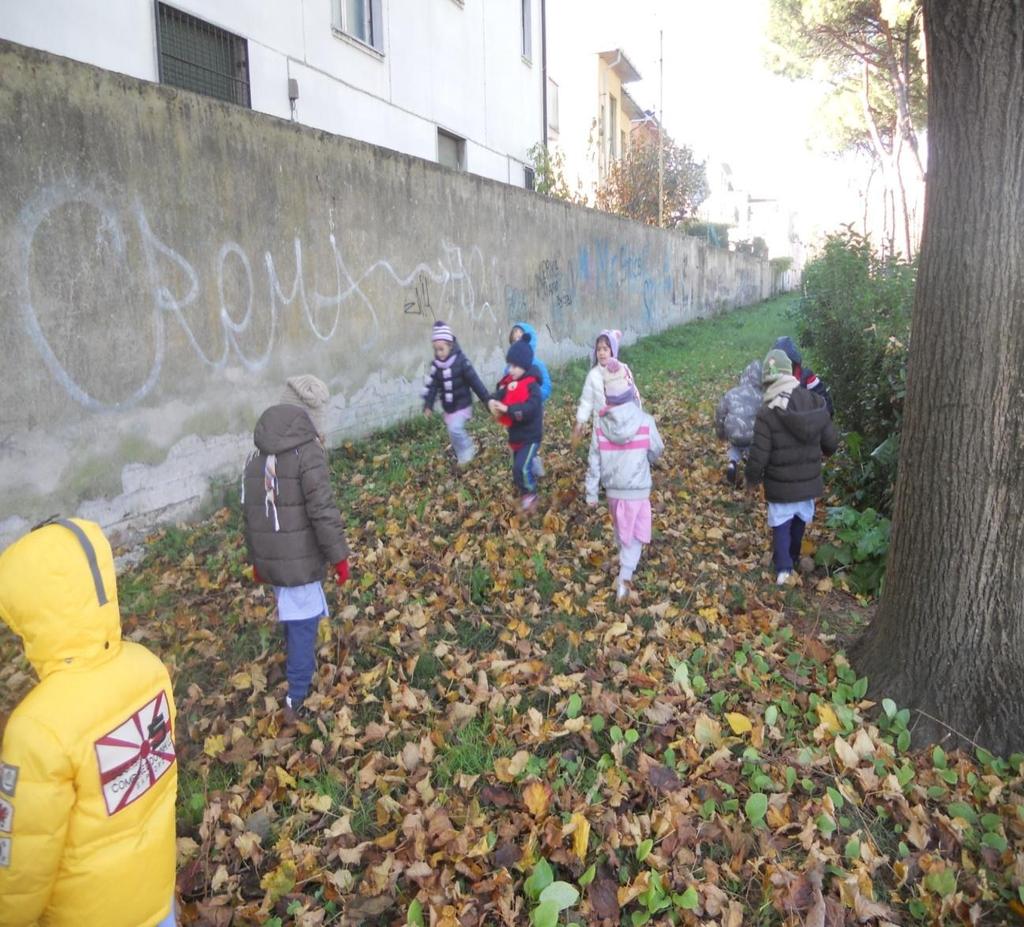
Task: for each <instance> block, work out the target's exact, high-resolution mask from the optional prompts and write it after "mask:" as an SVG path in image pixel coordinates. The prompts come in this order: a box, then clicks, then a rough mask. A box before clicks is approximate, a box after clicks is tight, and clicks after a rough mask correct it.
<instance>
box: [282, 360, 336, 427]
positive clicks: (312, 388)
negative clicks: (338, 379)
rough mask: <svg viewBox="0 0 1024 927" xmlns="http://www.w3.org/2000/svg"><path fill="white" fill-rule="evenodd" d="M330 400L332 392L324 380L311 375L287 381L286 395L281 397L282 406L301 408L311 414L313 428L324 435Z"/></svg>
mask: <svg viewBox="0 0 1024 927" xmlns="http://www.w3.org/2000/svg"><path fill="white" fill-rule="evenodd" d="M330 399H331V391H330V390H329V389H328V388H327V384H326V383H324V381H323V380H320V379H318V378H317V377H314V376H313V375H312V374H310V373H303V374H300V375H299V376H297V377H289V378H288V379H287V381H286V382H285V388H284V394H283V395H282V396H281V404H282V405H289V406H301V407H302V408H303V409H305V410H306V412H308V413H309V417H310V419H312V421H313V427H314V428H316V430H317V431H318V432H321V433H322V432H323V430H324V420H325V418H326V416H327V404H328V403H329V402H330Z"/></svg>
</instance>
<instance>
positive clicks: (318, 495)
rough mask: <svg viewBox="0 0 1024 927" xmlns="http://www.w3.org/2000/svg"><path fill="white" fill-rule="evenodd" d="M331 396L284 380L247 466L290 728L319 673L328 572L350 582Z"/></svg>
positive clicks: (312, 384) (246, 505)
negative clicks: (332, 455) (330, 453)
mask: <svg viewBox="0 0 1024 927" xmlns="http://www.w3.org/2000/svg"><path fill="white" fill-rule="evenodd" d="M329 399H330V394H329V393H328V391H327V386H326V385H325V384H324V383H323V382H322V381H321V380H318V379H317V378H316V377H313V376H309V375H304V376H299V377H292V378H291V379H289V380H288V383H287V386H286V389H285V393H284V396H283V397H282V401H281V402H280V403H279V404H278V405H275V406H271V407H270V408H269V409H267V410H266V411H265V412H264V413H263V414H262V415H261V416H260V419H259V421H258V422H257V423H256V430H255V432H254V433H253V441H254V442H255V444H256V450H255V451H253V453H252V454H251V455H250V457H249V459H248V461H246V464H245V475H244V477H243V482H242V514H243V515H244V517H245V541H246V545H247V546H248V548H249V557H250V559H251V560H252V565H253V577H254V578H255V579H256V580H257V582H268V583H270V584H272V585H273V587H274V595H275V597H276V599H277V617H278V620H279V621H280V622H281V627H282V629H283V631H284V638H285V652H286V668H287V676H288V695H287V696H286V698H285V710H284V720H285V722H286V723H287V724H293V723H294V722H295V721H296V720H297V717H298V713H299V711H300V709H301V707H302V703H303V701H304V700H305V698H306V695H307V694H308V693H309V688H310V684H311V683H312V680H313V671H314V670H315V668H316V638H317V628H318V627H319V624H320V619H321V618H326V617H327V599H326V597H325V596H324V588H323V583H322V581H323V578H324V573H325V571H326V569H327V567H329V566H330V567H333V569H334V573H335V575H336V576H337V578H338V583H339V585H340V584H341V583H344V582H345V581H346V580H347V579H348V554H349V550H348V541H347V540H346V539H345V530H344V528H343V527H342V524H341V513H340V512H339V511H338V507H337V505H336V504H335V502H334V495H333V492H332V491H331V480H330V474H329V471H328V469H327V451H326V449H325V447H324V437H323V433H322V432H323V415H324V413H325V412H326V409H327V403H328V400H329Z"/></svg>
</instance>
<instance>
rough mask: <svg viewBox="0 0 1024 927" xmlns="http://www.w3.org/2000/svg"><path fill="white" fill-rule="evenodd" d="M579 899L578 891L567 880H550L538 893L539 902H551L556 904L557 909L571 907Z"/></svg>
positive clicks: (562, 909) (561, 909)
mask: <svg viewBox="0 0 1024 927" xmlns="http://www.w3.org/2000/svg"><path fill="white" fill-rule="evenodd" d="M579 900H580V893H579V892H578V891H577V890H576V888H575V887H574V886H572V885H570V884H569V883H568V882H552V883H551V884H550V885H549V886H548V887H547V888H546V889H544V891H542V892H541V893H540V901H541V904H545V903H547V902H549V901H550V902H552V903H553V904H556V905H558V910H559V911H564V910H565V909H566V908H571V907H572V906H573V905H574V904H576V902H577V901H579Z"/></svg>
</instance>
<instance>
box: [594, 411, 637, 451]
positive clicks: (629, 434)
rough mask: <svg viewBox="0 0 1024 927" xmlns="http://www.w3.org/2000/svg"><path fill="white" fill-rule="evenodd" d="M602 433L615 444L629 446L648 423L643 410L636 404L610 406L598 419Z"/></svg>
mask: <svg viewBox="0 0 1024 927" xmlns="http://www.w3.org/2000/svg"><path fill="white" fill-rule="evenodd" d="M598 421H599V423H600V428H601V433H602V434H603V435H604V436H605V437H606V438H607V439H608V440H609V441H611V442H612V443H613V444H628V443H629V442H630V441H632V440H633V438H634V437H636V433H637V432H638V431H639V430H640V426H641V425H643V424H644V422H645V421H646V416H645V415H644V413H643V410H642V409H641V408H640V406H638V405H637V404H636V403H635V402H624V403H623V404H622V405H621V406H609V407H608V411H607V412H606V413H605V414H604V415H602V416H601V417H600V418H599V419H598Z"/></svg>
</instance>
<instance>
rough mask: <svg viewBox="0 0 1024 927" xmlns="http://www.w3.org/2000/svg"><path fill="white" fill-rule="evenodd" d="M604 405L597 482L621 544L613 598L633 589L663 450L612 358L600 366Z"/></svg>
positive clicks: (653, 426) (629, 383) (620, 366)
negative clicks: (656, 466) (654, 467)
mask: <svg viewBox="0 0 1024 927" xmlns="http://www.w3.org/2000/svg"><path fill="white" fill-rule="evenodd" d="M601 378H602V381H603V385H604V394H605V404H604V406H602V408H601V409H599V410H598V428H597V450H598V461H599V471H600V479H601V485H602V486H603V487H604V491H605V495H606V496H607V497H608V509H609V511H610V512H611V516H612V529H613V531H614V532H615V543H616V544H617V545H618V548H619V577H618V581H617V588H616V598H617V599H618V600H619V601H620V602H621V601H622V600H623V599H625V598H626V597H627V596H628V595H629V594H630V592H631V591H632V584H633V572H634V571H635V570H636V567H637V564H638V563H639V562H640V555H641V554H642V553H643V549H644V544H649V543H650V542H651V464H652V463H654V461H656V460H657V459H658V458H659V457H660V456H661V453H662V451H663V450H664V449H665V445H664V444H663V443H662V440H661V435H660V434H659V433H658V426H657V425H656V424H655V423H654V419H653V418H652V417H651V416H650V415H648V414H647V413H646V412H644V411H643V410H642V409H641V408H640V405H639V401H638V397H637V394H636V387H635V386H634V385H633V383H632V380H631V378H630V377H628V376H627V371H626V367H625V365H624V364H620V363H619V361H618V360H616V359H615V358H611V359H610V360H609V361H608V362H607V364H606V365H605V366H604V367H603V368H602V369H601Z"/></svg>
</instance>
